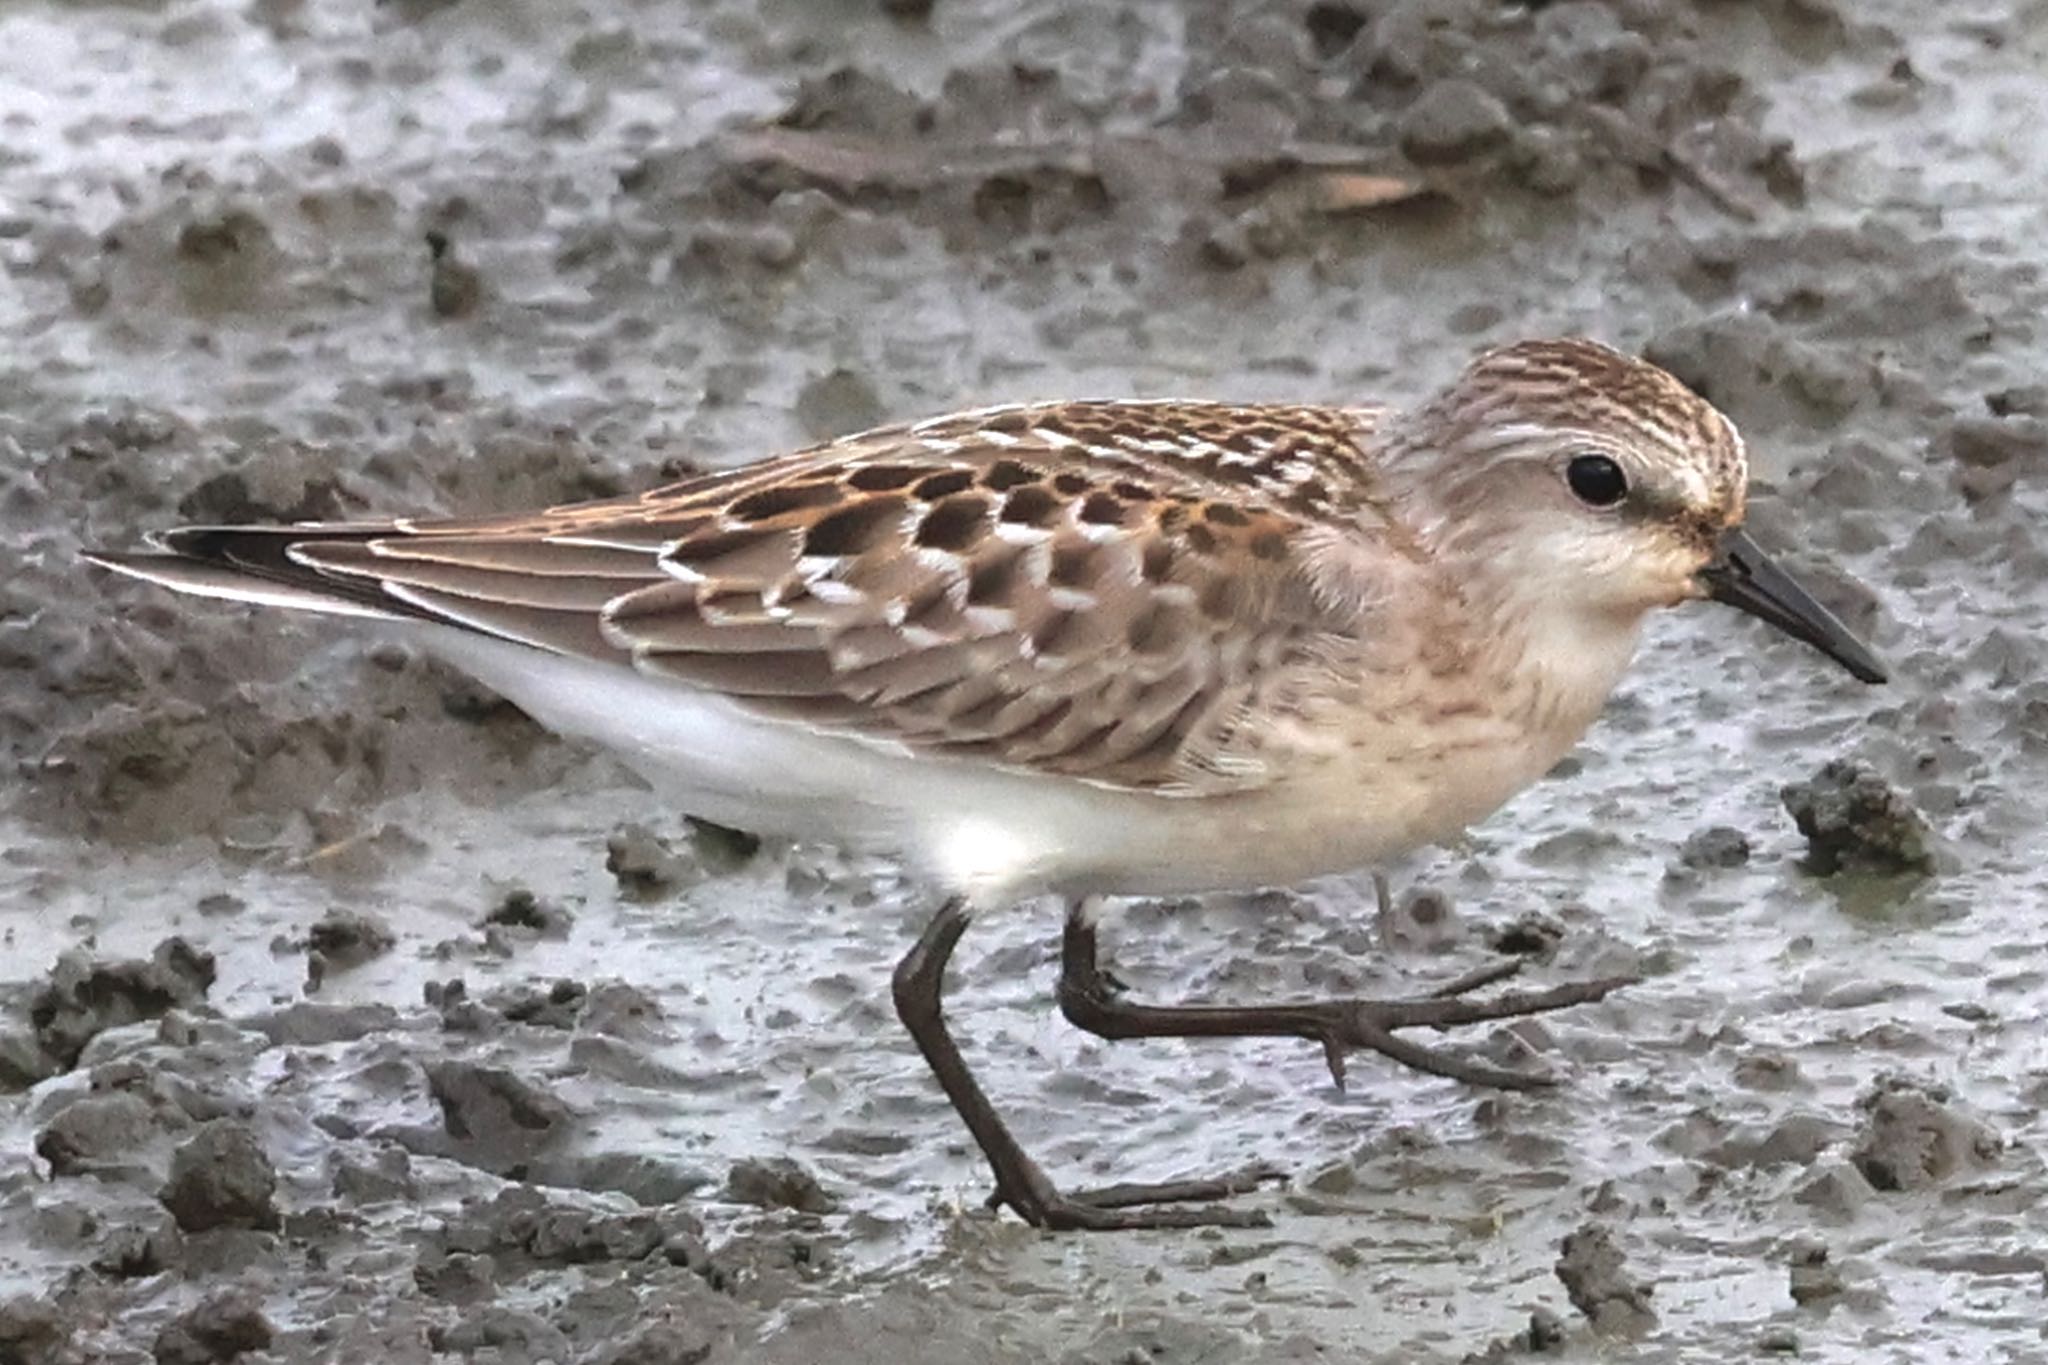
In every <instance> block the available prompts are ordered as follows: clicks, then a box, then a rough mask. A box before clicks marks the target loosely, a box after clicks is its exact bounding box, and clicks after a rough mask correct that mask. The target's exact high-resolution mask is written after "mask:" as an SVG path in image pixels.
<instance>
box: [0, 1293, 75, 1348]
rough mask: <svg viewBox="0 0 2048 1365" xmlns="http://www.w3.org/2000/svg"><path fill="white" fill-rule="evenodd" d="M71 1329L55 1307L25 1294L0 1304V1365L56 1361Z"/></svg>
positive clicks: (47, 1301)
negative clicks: (3, 1363) (2, 1363)
mask: <svg viewBox="0 0 2048 1365" xmlns="http://www.w3.org/2000/svg"><path fill="white" fill-rule="evenodd" d="M70 1335H71V1329H70V1327H69V1326H68V1325H67V1324H66V1323H65V1321H64V1316H63V1314H62V1313H61V1312H59V1311H58V1308H57V1305H55V1304H53V1303H51V1302H50V1301H49V1300H47V1299H38V1298H32V1297H30V1296H28V1295H26V1294H22V1295H17V1296H15V1297H14V1298H11V1299H7V1300H4V1301H0V1361H5V1362H7V1365H16V1362H19V1363H20V1365H42V1363H43V1362H45V1361H51V1362H54V1361H58V1360H62V1359H64V1358H65V1357H64V1356H63V1355H60V1354H59V1352H60V1351H62V1349H63V1346H64V1344H65V1342H66V1341H67V1340H69V1339H70Z"/></svg>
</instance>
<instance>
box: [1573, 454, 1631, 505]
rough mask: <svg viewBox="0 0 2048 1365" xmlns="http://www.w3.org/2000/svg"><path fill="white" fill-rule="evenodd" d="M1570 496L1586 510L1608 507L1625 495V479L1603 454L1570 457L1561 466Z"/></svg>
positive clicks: (1615, 465)
mask: <svg viewBox="0 0 2048 1365" xmlns="http://www.w3.org/2000/svg"><path fill="white" fill-rule="evenodd" d="M1564 481H1565V482H1566V483H1567V484H1569V485H1571V490H1572V495H1573V496H1574V497H1576V498H1577V499H1578V500H1579V501H1580V502H1583V503H1584V504H1586V506H1588V507H1612V506H1614V504H1616V503H1618V502H1620V501H1621V500H1622V499H1623V498H1625V497H1627V496H1628V476H1627V475H1626V474H1623V473H1622V472H1621V466H1620V465H1618V464H1616V463H1615V462H1614V461H1612V460H1610V459H1608V458H1607V457H1606V456H1605V455H1574V456H1572V462H1571V463H1570V464H1568V465H1566V466H1565V467H1564Z"/></svg>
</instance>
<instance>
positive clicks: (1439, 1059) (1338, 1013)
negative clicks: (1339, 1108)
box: [1059, 904, 1636, 1090]
mask: <svg viewBox="0 0 2048 1365" xmlns="http://www.w3.org/2000/svg"><path fill="white" fill-rule="evenodd" d="M1515 970H1516V967H1515V965H1514V964H1503V965H1502V966H1499V967H1488V968H1483V969H1481V970H1480V971H1477V972H1474V973H1471V974H1469V975H1467V976H1464V977H1462V978H1460V979H1459V980H1457V981H1454V982H1452V983H1451V984H1450V986H1448V987H1446V988H1445V989H1444V990H1443V991H1441V992H1439V993H1438V994H1436V995H1434V996H1429V997H1425V998H1423V999H1420V1000H1304V1001H1296V1002H1289V1003H1285V1004H1279V1005H1140V1004H1135V1003H1133V1002H1131V1001H1129V1000H1126V999H1124V998H1123V997H1122V995H1121V993H1120V992H1119V990H1118V988H1117V986H1116V984H1115V983H1114V982H1112V981H1111V980H1110V979H1109V978H1108V976H1107V975H1105V974H1104V973H1103V971H1102V969H1101V967H1100V966H1099V965H1098V964H1097V962H1096V959H1095V924H1094V922H1093V920H1092V919H1091V918H1090V917H1089V916H1088V915H1087V913H1086V912H1085V910H1084V908H1083V907H1082V906H1081V905H1079V904H1076V905H1075V906H1073V907H1072V908H1071V909H1070V910H1069V911H1068V914H1067V929H1066V935H1065V937H1064V939H1063V940H1062V944H1061V953H1060V987H1059V996H1060V1011H1061V1012H1062V1013H1063V1014H1065V1015H1066V1016H1067V1018H1068V1020H1069V1021H1071V1022H1072V1023H1073V1024H1075V1025H1076V1026H1078V1027H1080V1028H1083V1029H1086V1030H1087V1031H1088V1032H1090V1033H1093V1034H1096V1035H1097V1036H1099V1037H1103V1038H1306V1039H1308V1040H1310V1041H1311V1042H1317V1043H1321V1044H1322V1045H1323V1059H1324V1061H1326V1062H1328V1063H1329V1067H1330V1077H1331V1079H1333V1080H1335V1081H1336V1083H1337V1086H1338V1088H1339V1089H1342V1088H1343V1085H1344V1054H1345V1052H1347V1051H1348V1050H1350V1049H1353V1048H1370V1049H1372V1050H1373V1051H1374V1052H1377V1053H1379V1054H1381V1055H1382V1056H1385V1057H1391V1058H1392V1059H1393V1060H1395V1061H1397V1062H1400V1063H1402V1064H1404V1065H1406V1066H1412V1067H1414V1068H1415V1069H1416V1070H1418V1071H1427V1072H1429V1073H1430V1074H1431V1075H1435V1076H1448V1077H1450V1078H1451V1079H1453V1080H1459V1081H1465V1082H1468V1083H1470V1084H1472V1085H1490V1086H1496V1087H1499V1088H1501V1089H1504V1090H1532V1089H1535V1088H1537V1087H1539V1086H1545V1085H1552V1084H1555V1080H1556V1078H1555V1077H1551V1076H1540V1075H1528V1074H1526V1073H1523V1072H1519V1071H1503V1070H1501V1069H1500V1068H1499V1067H1494V1066H1488V1065H1486V1064H1485V1063H1483V1062H1475V1061H1471V1060H1469V1059H1467V1058H1464V1057H1460V1056H1458V1055H1457V1054H1455V1053H1451V1052H1446V1051H1444V1050H1442V1049H1441V1048H1433V1047H1425V1046H1424V1045H1422V1044H1421V1043H1415V1042H1410V1041H1409V1040H1407V1039H1405V1038H1402V1037H1400V1036H1399V1035H1398V1034H1396V1033H1395V1030H1396V1029H1404V1028H1417V1027H1426V1026H1437V1027H1442V1026H1445V1025H1450V1024H1473V1023H1478V1022H1480V1021H1481V1020H1486V1019H1512V1018H1516V1017H1518V1016H1521V1015H1529V1014H1542V1013H1544V1012H1546V1011H1549V1010H1561V1009H1566V1008H1568V1007H1570V1006H1572V1005H1583V1004H1587V1003H1589V1002H1591V1001H1594V1000H1599V999H1601V998H1602V997H1604V996H1606V995H1608V994H1609V993H1610V992H1613V991H1616V990H1619V989H1620V988H1621V987H1623V986H1630V985H1634V984H1635V982H1636V978H1635V977H1631V976H1610V977H1603V978H1601V979H1600V980H1597V981H1584V982H1576V983H1573V984H1571V985H1567V986H1558V987H1554V988H1553V989H1551V990H1547V991H1510V992H1508V993H1507V994H1505V995H1497V996H1495V997H1494V998H1493V999H1491V1000H1466V999H1462V998H1460V997H1462V996H1463V995H1464V993H1465V992H1467V991H1472V990H1477V989H1478V988H1480V987H1481V986H1489V985H1492V984H1493V983H1494V982H1496V981H1499V980H1502V979H1503V978H1505V977H1509V976H1513V975H1514V973H1515Z"/></svg>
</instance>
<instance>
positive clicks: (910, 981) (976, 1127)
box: [892, 898, 1272, 1230]
mask: <svg viewBox="0 0 2048 1365" xmlns="http://www.w3.org/2000/svg"><path fill="white" fill-rule="evenodd" d="M967 919H968V915H967V907H966V905H965V903H964V902H962V901H960V900H959V899H957V898H956V899H954V900H950V901H948V902H946V904H945V905H944V906H943V907H942V908H941V909H940V910H939V913H938V914H936V915H934V916H933V917H932V922H931V923H930V924H929V925H927V926H926V927H925V931H924V933H923V934H921V935H920V936H919V937H918V940H917V943H916V946H914V947H912V948H911V950H910V951H909V952H908V953H906V954H904V956H903V960H902V961H901V962H899V963H897V964H896V975H895V978H894V980H893V982H892V986H893V989H894V994H895V997H896V1016H897V1017H898V1018H899V1019H901V1020H902V1021H903V1026H904V1027H905V1028H907V1029H909V1030H910V1036H911V1037H912V1038H913V1039H914V1040H916V1042H917V1047H918V1051H920V1052H922V1053H923V1054H924V1059H925V1061H926V1062H928V1063H930V1065H931V1068H932V1074H933V1075H935V1076H937V1077H938V1079H939V1086H940V1088H942V1089H943V1090H944V1091H945V1092H946V1098H947V1099H949V1100H951V1101H952V1102H953V1108H954V1110H955V1111H957V1112H958V1113H959V1115H960V1117H961V1119H962V1120H963V1121H964V1122H965V1123H966V1124H967V1129H968V1131H969V1132H971V1133H973V1134H974V1141H975V1142H976V1143H977V1144H978V1145H979V1146H980V1147H981V1151H982V1155H983V1156H986V1157H987V1158H988V1164H989V1166H990V1167H991V1168H992V1169H993V1170H994V1172H995V1177H996V1192H995V1194H994V1195H993V1196H992V1197H991V1198H990V1200H989V1202H990V1204H991V1205H999V1204H1008V1205H1009V1206H1010V1207H1011V1208H1013V1209H1015V1210H1016V1211H1017V1212H1018V1213H1019V1214H1021V1215H1022V1216H1023V1218H1024V1221H1025V1222H1027V1223H1030V1224H1031V1225H1032V1226H1033V1227H1041V1228H1059V1229H1067V1228H1084V1229H1092V1230H1113V1229H1122V1228H1190V1227H1238V1228H1246V1227H1267V1226H1269V1225H1270V1224H1269V1220H1268V1219H1267V1218H1266V1216H1265V1215H1264V1214H1262V1213H1258V1212H1256V1211H1238V1210H1234V1209H1224V1208H1216V1207H1213V1206H1211V1207H1206V1208H1188V1209H1173V1208H1151V1207H1134V1206H1141V1205H1155V1204H1169V1203H1182V1202H1188V1201H1194V1200H1208V1199H1220V1198H1223V1197H1225V1196H1227V1195H1232V1194H1242V1193H1244V1192H1245V1191H1246V1190H1249V1189H1252V1188H1255V1187H1256V1186H1257V1185H1258V1184H1259V1182H1260V1181H1261V1180H1265V1179H1270V1178H1272V1176H1271V1173H1270V1172H1264V1171H1261V1172H1253V1173H1247V1174H1246V1175H1244V1176H1240V1177H1237V1178H1235V1179H1225V1180H1202V1181H1186V1182H1182V1183H1179V1184H1171V1185H1118V1186H1115V1187H1113V1188H1111V1189H1106V1190H1099V1191H1096V1192H1094V1193H1092V1194H1091V1193H1086V1192H1083V1193H1076V1194H1071V1195H1066V1194H1061V1193H1060V1191H1059V1189H1058V1188H1057V1187H1056V1186H1054V1184H1053V1183H1052V1181H1051V1180H1050V1179H1049V1178H1048V1177H1047V1176H1046V1174H1045V1172H1044V1171H1042V1170H1040V1169H1039V1166H1038V1163H1037V1162H1035V1161H1033V1160H1032V1159H1031V1158H1030V1157H1028V1156H1026V1155H1025V1154H1024V1149H1023V1148H1021V1147H1019V1146H1018V1145H1017V1139H1016V1138H1014V1137H1012V1136H1011V1135H1010V1130H1009V1127H1008V1126H1007V1125H1006V1124H1004V1122H1003V1120H1002V1118H1001V1117H1000V1116H999V1115H998V1114H997V1113H996V1111H995V1106H994V1105H991V1104H990V1103H989V1102H988V1096H987V1095H985V1094H983V1093H982V1089H981V1086H980V1085H979V1084H977V1083H976V1081H975V1079H974V1077H973V1075H972V1074H970V1073H969V1072H968V1070H967V1062H966V1059H965V1058H963V1057H962V1056H961V1055H960V1048H959V1046H958V1045H957V1044H956V1043H954V1041H953V1035H952V1033H951V1032H950V1031H949V1030H948V1029H947V1028H946V1019H945V1014H944V1011H943V1010H942V1009H941V1008H940V999H939V997H940V994H941V981H942V978H943V977H944V976H945V972H946V961H947V959H949V958H950V957H952V956H953V947H954V945H955V944H957V943H958V942H959V941H960V935H961V934H962V933H963V932H964V931H965V930H966V928H967Z"/></svg>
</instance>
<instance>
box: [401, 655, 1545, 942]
mask: <svg viewBox="0 0 2048 1365" xmlns="http://www.w3.org/2000/svg"><path fill="white" fill-rule="evenodd" d="M403 630H404V631H405V632H406V633H407V634H408V635H409V636H410V638H412V639H413V640H415V641H416V642H418V643H419V644H420V645H421V646H423V647H424V648H426V649H428V650H429V651H431V652H433V653H435V654H437V655H439V656H440V657H442V658H443V659H445V660H447V661H448V662H449V663H451V664H453V665H454V666H455V667H457V668H460V669H462V670H463V671H464V672H467V673H469V674H471V675H473V676H475V677H476V678H478V679H479V680H481V681H482V682H484V683H485V684H486V685H488V686H489V687H491V688H492V689H494V690H495V691H497V692H499V693H500V694H502V695H503V696H505V697H506V698H508V699H509V700H511V701H512V702H513V703H514V704H515V705H517V706H519V707H520V708H521V709H522V710H524V711H526V712H527V713H528V714H529V715H531V716H533V717H534V719H536V720H537V721H539V722H540V723H541V724H543V725H545V726H547V727H548V728H550V729H552V730H555V731H557V732H559V733H562V734H566V735H571V736H576V737H579V738H583V739H588V740H591V741H594V742H596V743H598V744H600V745H603V746H604V747H606V748H608V749H611V750H613V751H615V752H617V753H619V754H620V755H621V756H622V757H624V758H625V759H626V760H627V762H628V763H630V764H631V765H632V766H633V767H634V768H635V769H636V770H638V771H639V772H640V773H641V774H642V775H643V776H645V777H646V778H647V779H648V780H649V781H650V782H652V783H653V784H654V785H655V787H656V789H657V791H658V792H659V793H660V799H661V800H662V801H663V803H664V809H665V810H667V811H669V812H671V813H673V814H676V815H695V816H699V817H702V818H704V819H707V820H712V821H716V822H718V823H720V824H727V825H731V826H733V827H735V828H739V829H746V830H751V831H755V832H758V833H763V834H775V835H783V836H788V837H794V838H811V839H824V840H830V841H833V842H838V843H844V844H849V845H854V846H859V847H869V848H875V849H879V850H883V851H887V852H892V853H898V854H901V855H903V856H904V857H906V858H907V859H908V860H909V861H910V862H911V863H912V864H913V865H914V866H915V867H916V868H918V869H919V870H920V871H921V872H922V873H923V874H924V875H926V876H928V877H929V878H931V879H932V880H933V881H934V882H936V883H937V884H938V885H939V886H941V887H942V888H944V889H945V890H947V891H951V892H957V893H960V894H963V895H965V896H966V897H967V898H968V899H969V900H970V901H972V902H973V903H975V904H978V905H981V906H984V907H995V906H1000V905H1005V904H1008V903H1010V902H1013V901H1015V900H1018V899H1020V898H1022V897H1024V896H1030V895H1036V894H1040V893H1044V892H1052V893H1058V894H1063V895H1076V896H1078V895H1086V894H1096V893H1101V894H1128V895H1178V894H1190V893H1194V892H1199V891H1210V890H1231V889H1246V890H1249V889H1253V888H1257V887H1263V886H1274V885H1285V884H1291V883H1295V882H1299V881H1302V880H1306V879H1308V878H1310V877H1315V876H1320V875H1324V874H1327V873H1334V872H1341V871H1348V870H1351V869H1354V868H1357V867H1360V866H1364V865H1366V864H1368V863H1372V862H1375V861H1378V860H1379V859H1382V858H1384V857H1386V856H1389V855H1390V854H1392V853H1395V852H1399V851H1402V850H1405V849H1407V848H1409V847H1412V846H1413V845H1414V844H1415V843H1417V842H1419V840H1418V838H1417V824H1418V821H1420V820H1422V819H1424V818H1425V817H1424V816H1423V814H1422V813H1421V812H1419V811H1418V809H1416V808H1415V803H1416V802H1417V801H1418V800H1420V799H1421V798H1422V796H1423V795H1424V794H1423V793H1419V792H1412V791H1409V790H1408V789H1407V788H1406V787H1401V788H1398V789H1390V790H1389V791H1388V792H1387V793H1385V794H1384V795H1380V794H1377V793H1373V792H1370V791H1362V790H1360V787H1359V783H1358V781H1357V775H1356V774H1354V773H1348V772H1345V773H1337V772H1333V773H1332V775H1331V781H1330V783H1329V784H1328V786H1327V789H1325V787H1323V786H1320V785H1317V784H1315V783H1308V784H1305V785H1303V786H1299V787H1292V788H1289V789H1287V791H1286V793H1285V795H1284V796H1267V795H1263V794H1254V795H1251V796H1246V797H1239V798H1227V799H1218V798H1206V799H1191V798H1180V797H1173V796H1161V795H1144V794H1138V793H1131V792H1122V791H1116V790H1112V789H1108V788H1103V787H1097V786H1092V785H1090V784H1087V783H1082V782H1075V781H1072V780H1069V779H1061V778H1055V777H1043V776H1035V775H1032V774H1029V773H1023V772H1015V771H1010V770H1005V769H998V768H991V767H989V766H987V765H986V764H982V763H978V762H974V761H972V760H965V759H957V760H956V759H951V758H946V757H942V756H938V755H935V754H933V753H932V752H930V751H919V752H915V753H913V751H911V750H910V749H908V748H906V747H905V746H903V745H900V744H895V743H892V742H889V741H884V740H868V739H862V738H855V737H850V736H844V735H832V734H824V733H820V732H818V731H816V730H812V729H809V728H807V727H804V726H801V725H794V724H790V723H787V722H782V721H774V720H764V719H760V718H757V717H753V716H750V715H748V714H747V713H746V712H745V711H744V710H742V709H741V708H740V707H739V706H737V705H736V704H734V703H733V702H731V701H729V700H727V699H725V698H722V697H718V696H715V695H712V694H710V693H706V692H702V691H698V690H696V689H693V688H690V687H687V686H683V685H680V684H677V683H674V682H671V681H667V680H664V679H661V678H658V677H652V676H648V675H644V674H640V673H637V672H635V671H633V670H632V669H630V668H628V667H625V666H622V665H619V664H613V663H599V662H595V661H591V660H585V659H575V658H569V657H565V656H562V655H557V654H549V653H546V652H544V651H541V650H536V649H530V648H527V647H524V646H521V645H518V644H513V643H509V642H507V641H503V640H498V639H492V638H489V637H486V636H481V635H478V634H476V633H474V632H471V631H464V630H460V629H456V628H453V627H441V626H432V625H421V624H412V623H408V624H407V625H405V626H404V627H403ZM1504 794H1505V793H1503V795H1504ZM1425 837H1427V836H1425Z"/></svg>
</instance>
